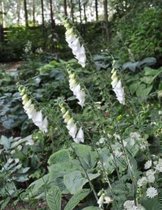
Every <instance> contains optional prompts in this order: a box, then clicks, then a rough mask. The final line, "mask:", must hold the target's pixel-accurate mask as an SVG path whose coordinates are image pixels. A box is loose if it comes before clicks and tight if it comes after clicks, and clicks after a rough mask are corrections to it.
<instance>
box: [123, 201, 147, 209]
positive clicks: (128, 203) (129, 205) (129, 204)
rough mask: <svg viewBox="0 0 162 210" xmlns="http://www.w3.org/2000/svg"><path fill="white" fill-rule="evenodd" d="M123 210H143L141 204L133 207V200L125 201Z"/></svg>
mask: <svg viewBox="0 0 162 210" xmlns="http://www.w3.org/2000/svg"><path fill="white" fill-rule="evenodd" d="M124 210H145V208H144V207H143V206H142V205H141V204H137V205H135V202H134V201H133V200H127V201H125V202H124Z"/></svg>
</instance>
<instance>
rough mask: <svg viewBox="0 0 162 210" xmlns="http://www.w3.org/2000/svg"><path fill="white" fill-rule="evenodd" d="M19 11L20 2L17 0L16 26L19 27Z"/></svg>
mask: <svg viewBox="0 0 162 210" xmlns="http://www.w3.org/2000/svg"><path fill="white" fill-rule="evenodd" d="M20 10H21V2H20V0H17V25H20Z"/></svg>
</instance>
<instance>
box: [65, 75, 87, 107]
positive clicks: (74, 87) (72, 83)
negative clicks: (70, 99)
mask: <svg viewBox="0 0 162 210" xmlns="http://www.w3.org/2000/svg"><path fill="white" fill-rule="evenodd" d="M68 73H69V87H70V90H71V91H72V92H73V94H74V96H75V97H76V98H77V99H78V101H79V102H78V104H79V105H80V106H81V107H83V106H84V103H85V96H86V94H85V92H84V90H83V89H82V88H81V86H80V84H78V83H77V81H76V79H75V74H74V73H71V72H70V71H68Z"/></svg>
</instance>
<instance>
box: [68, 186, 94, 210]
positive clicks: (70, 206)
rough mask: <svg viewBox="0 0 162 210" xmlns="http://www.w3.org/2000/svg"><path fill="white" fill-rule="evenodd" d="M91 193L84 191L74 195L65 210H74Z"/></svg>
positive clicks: (87, 190)
mask: <svg viewBox="0 0 162 210" xmlns="http://www.w3.org/2000/svg"><path fill="white" fill-rule="evenodd" d="M89 193H90V190H89V189H83V190H81V191H79V192H78V193H76V194H75V195H73V197H72V198H71V199H70V200H69V202H68V203H67V205H66V206H65V208H64V210H73V209H74V208H75V207H76V206H77V205H78V204H79V203H80V201H81V200H83V199H84V198H85V197H86V196H87V195H88V194H89Z"/></svg>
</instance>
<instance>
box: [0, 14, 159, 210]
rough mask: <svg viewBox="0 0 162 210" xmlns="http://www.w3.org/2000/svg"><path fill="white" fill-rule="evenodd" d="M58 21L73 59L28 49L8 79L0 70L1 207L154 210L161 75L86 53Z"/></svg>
mask: <svg viewBox="0 0 162 210" xmlns="http://www.w3.org/2000/svg"><path fill="white" fill-rule="evenodd" d="M147 12H148V13H149V14H150V16H151V17H152V13H153V14H154V12H155V11H152V10H151V11H147ZM137 19H138V18H137ZM150 19H151V20H152V18H150ZM62 21H63V23H64V25H65V28H66V35H65V39H66V41H67V43H68V45H69V47H70V48H71V49H72V54H74V56H75V58H76V59H66V61H65V60H63V59H61V58H52V56H50V55H47V54H45V55H44V54H43V53H41V54H36V55H35V54H34V53H33V52H32V50H31V46H30V43H29V45H28V47H27V50H26V54H25V57H24V58H26V59H25V61H24V62H23V63H22V64H21V66H20V67H19V68H18V69H17V71H15V72H14V73H12V74H11V72H7V71H4V69H5V68H6V67H4V66H3V68H1V69H2V70H1V71H0V78H1V80H0V109H1V113H0V128H1V129H0V132H1V137H0V184H1V189H0V205H1V209H6V210H9V209H12V208H13V209H18V208H19V209H21V210H23V209H32V208H33V209H42V210H43V209H44V210H45V209H50V210H61V209H64V210H73V209H74V210H80V209H82V210H99V209H105V210H123V209H124V210H132V209H136V210H144V209H145V210H159V209H161V208H162V202H161V201H162V186H161V172H162V158H161V154H162V153H161V152H162V150H161V145H162V140H161V139H162V111H161V99H162V85H161V78H162V77H161V76H162V67H160V66H156V62H157V60H156V58H155V57H147V58H144V57H143V55H139V58H140V59H139V60H137V59H136V61H133V60H131V61H129V62H127V63H124V62H122V61H124V59H125V57H127V56H128V54H127V53H126V54H124V58H123V57H121V59H117V58H114V55H112V54H110V51H109V50H102V52H100V53H98V54H96V53H93V54H91V53H90V52H89V51H88V50H87V46H86V47H85V44H84V43H83V40H82V39H81V37H80V35H79V34H78V31H77V30H76V29H75V28H74V27H73V25H71V23H70V22H69V21H68V20H67V19H65V18H63V20H62ZM143 24H144V26H145V23H143ZM137 28H138V27H137ZM123 30H124V29H123ZM135 30H138V29H135ZM129 33H130V31H129ZM129 33H128V34H129ZM133 33H135V34H136V32H133ZM136 35H137V36H139V34H136ZM131 36H134V34H133V35H130V37H131ZM130 39H131V38H130ZM131 40H132V39H131ZM155 44H156V43H155ZM130 46H132V45H131V44H130ZM158 47H160V44H158ZM132 49H133V50H132V52H133V54H134V55H135V57H136V55H137V54H138V52H139V51H140V52H141V51H142V50H141V49H140V50H139V49H138V50H139V51H138V50H137V52H135V51H134V49H136V48H132ZM142 52H143V51H142ZM147 53H148V54H146V55H149V56H153V54H152V53H150V50H149V49H148V52H147ZM116 54H118V52H117V53H116ZM118 55H119V54H118ZM117 57H118V56H117ZM136 58H138V57H136ZM155 67H156V68H155ZM157 67H158V68H157Z"/></svg>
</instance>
